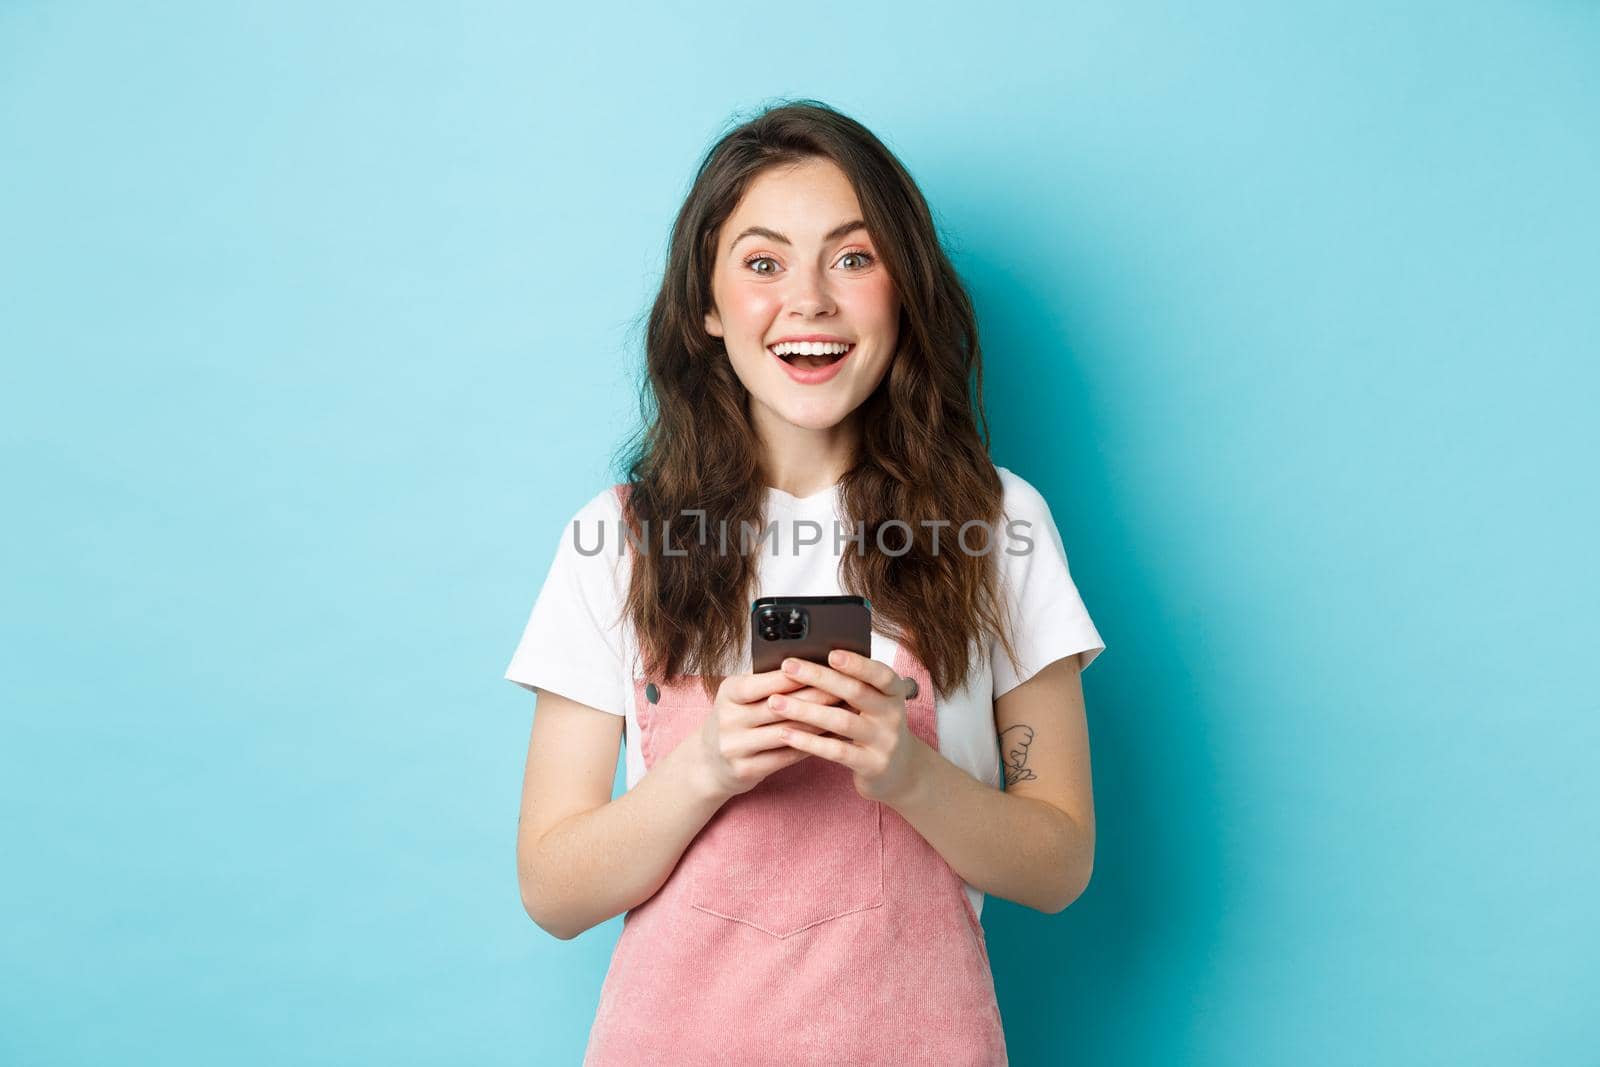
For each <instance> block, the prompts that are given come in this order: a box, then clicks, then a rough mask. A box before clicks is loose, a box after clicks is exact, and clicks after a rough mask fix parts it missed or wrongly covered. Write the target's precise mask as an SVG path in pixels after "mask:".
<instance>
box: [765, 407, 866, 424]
mask: <svg viewBox="0 0 1600 1067" xmlns="http://www.w3.org/2000/svg"><path fill="white" fill-rule="evenodd" d="M769 406H770V407H771V408H772V410H774V411H776V412H777V413H778V414H779V416H781V417H782V418H783V420H784V421H785V422H787V423H789V424H790V425H792V426H798V427H800V428H801V429H804V430H831V429H833V428H834V427H835V426H837V425H839V424H840V423H841V422H843V421H844V420H845V418H846V416H848V415H849V414H850V411H851V410H852V409H850V408H846V407H844V406H842V405H838V404H827V405H810V404H798V405H782V404H773V405H769Z"/></svg>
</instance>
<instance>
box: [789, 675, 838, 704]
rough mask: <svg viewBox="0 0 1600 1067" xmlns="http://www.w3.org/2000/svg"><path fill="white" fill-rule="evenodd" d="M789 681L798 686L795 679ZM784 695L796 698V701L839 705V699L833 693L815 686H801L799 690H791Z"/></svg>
mask: <svg viewBox="0 0 1600 1067" xmlns="http://www.w3.org/2000/svg"><path fill="white" fill-rule="evenodd" d="M789 681H790V683H791V684H798V683H795V680H794V679H793V678H790V679H789ZM783 695H784V696H790V697H794V698H795V699H796V700H809V701H810V702H811V703H813V704H837V703H839V698H838V697H836V696H834V695H833V694H832V693H830V692H828V691H827V690H826V689H818V688H817V687H816V686H814V685H805V686H801V687H800V688H799V689H793V690H790V691H789V692H787V693H785V694H783Z"/></svg>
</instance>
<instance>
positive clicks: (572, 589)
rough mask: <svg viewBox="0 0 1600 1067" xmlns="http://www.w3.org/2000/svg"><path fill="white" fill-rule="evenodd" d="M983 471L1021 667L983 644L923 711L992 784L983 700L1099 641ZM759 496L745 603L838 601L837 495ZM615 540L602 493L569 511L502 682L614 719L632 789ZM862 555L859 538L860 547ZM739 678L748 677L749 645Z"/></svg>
mask: <svg viewBox="0 0 1600 1067" xmlns="http://www.w3.org/2000/svg"><path fill="white" fill-rule="evenodd" d="M995 469H996V471H997V472H998V474H999V476H1000V483H1001V485H1002V486H1003V488H1004V493H1005V495H1004V511H1005V515H1004V517H1003V519H1002V521H1001V522H1000V523H999V524H998V526H997V527H996V528H995V530H994V538H993V541H992V542H991V549H990V551H992V552H993V554H995V555H996V556H997V557H998V558H999V559H1000V561H1001V563H1000V569H1001V573H1002V576H1003V577H1002V596H1004V597H1005V598H1006V603H1007V605H1008V608H1009V610H1011V612H1012V621H1013V623H1014V629H1013V635H1014V637H1013V643H1014V644H1015V646H1016V650H1017V655H1018V658H1019V659H1020V661H1021V664H1022V670H1021V671H1020V672H1018V671H1016V670H1014V669H1013V668H1012V666H1011V660H1010V658H1009V657H1008V656H1007V655H1006V652H1005V649H1004V648H1002V647H1001V646H1000V644H999V642H998V641H994V640H991V641H990V642H989V646H990V647H989V654H988V655H987V656H982V655H980V656H975V657H973V667H972V669H971V670H970V671H969V673H968V676H967V681H966V683H965V684H964V685H963V686H962V688H961V689H960V690H958V691H957V692H955V693H953V694H951V695H950V696H949V697H948V698H939V697H936V698H935V711H936V716H937V726H938V738H939V752H940V754H941V755H943V756H944V757H945V758H946V759H948V760H950V761H951V762H952V763H954V764H956V765H957V766H958V767H961V768H962V769H964V770H965V771H967V773H969V774H971V775H972V776H973V777H975V778H977V779H979V780H980V781H983V782H986V783H988V784H989V785H991V786H993V787H995V788H999V787H1000V754H999V744H998V738H997V735H996V730H995V721H994V701H995V700H996V699H997V698H999V697H1000V696H1002V695H1004V694H1005V693H1007V692H1008V691H1010V690H1011V689H1013V688H1015V687H1016V686H1018V685H1021V684H1022V683H1023V682H1025V681H1027V680H1028V679H1029V678H1031V677H1033V675H1034V674H1036V673H1037V672H1038V671H1040V670H1042V669H1043V668H1045V667H1047V666H1049V665H1050V664H1051V663H1053V662H1055V661H1056V660H1058V659H1061V658H1063V657H1065V656H1070V655H1072V654H1073V653H1075V652H1081V653H1083V656H1082V666H1083V667H1084V668H1087V667H1088V666H1089V664H1090V663H1092V662H1094V660H1095V659H1096V657H1098V656H1099V654H1100V653H1101V651H1103V650H1104V649H1105V642H1103V641H1101V640H1100V634H1099V633H1098V632H1097V631H1096V630H1095V626H1094V623H1093V622H1092V621H1091V620H1090V618H1089V613H1088V611H1087V610H1086V609H1085V608H1084V604H1083V600H1082V598H1080V597H1079V595H1078V588H1077V585H1076V584H1075V583H1074V582H1073V580H1072V576H1071V573H1070V571H1069V569H1068V566H1067V556H1066V550H1065V548H1064V547H1063V545H1062V541H1061V534H1060V532H1059V531H1058V530H1057V529H1056V524H1055V520H1054V519H1053V518H1052V517H1051V514H1050V508H1049V506H1048V505H1047V504H1046V503H1045V500H1044V497H1043V496H1041V495H1040V494H1039V492H1038V490H1036V489H1035V488H1034V487H1033V486H1032V485H1031V484H1029V483H1028V482H1026V481H1024V480H1023V479H1022V478H1021V477H1019V476H1018V475H1016V474H1013V473H1012V472H1011V471H1009V470H1007V469H1006V468H1005V467H999V466H997V467H996V468H995ZM766 494H767V499H766V522H767V523H768V524H770V525H771V534H770V537H769V539H768V540H767V541H763V542H760V543H759V544H758V546H757V548H758V549H759V552H760V555H759V563H758V566H757V570H758V583H759V588H758V590H757V591H756V593H755V594H754V596H753V597H752V599H754V598H755V597H763V596H838V595H840V594H842V593H843V592H844V590H843V589H841V588H840V586H839V575H838V571H839V563H840V557H841V555H842V554H843V553H844V552H854V551H859V549H857V548H856V547H855V545H854V543H853V542H851V541H850V540H848V535H849V534H850V533H852V532H853V530H854V527H853V526H846V524H845V522H844V519H843V511H842V509H841V507H840V503H839V492H838V486H837V485H834V486H832V487H830V488H829V489H825V490H822V491H820V492H817V493H814V494H812V495H811V496H808V497H795V496H791V495H790V494H788V493H785V492H783V491H782V490H779V489H773V488H770V487H769V488H768V489H767V491H766ZM836 519H837V529H838V531H839V533H838V537H837V540H838V541H839V542H840V544H839V547H838V548H837V549H836V548H835V541H836V537H835V529H836ZM679 521H682V522H688V521H690V520H688V519H683V520H679ZM764 528H765V527H764ZM624 530H625V527H624V525H623V521H622V510H621V503H620V501H618V499H617V495H616V491H615V489H613V488H612V487H609V486H608V487H607V488H606V489H605V490H604V491H602V492H600V493H598V494H596V495H595V496H594V497H593V498H592V499H591V500H590V501H589V502H588V503H587V504H585V505H584V506H583V507H582V508H580V509H578V512H577V514H575V515H574V516H573V518H572V521H571V522H569V523H568V524H567V525H566V527H565V528H563V529H562V531H561V538H560V542H559V544H558V545H557V547H556V553H555V559H554V561H553V562H552V563H551V565H550V570H549V573H548V575H547V576H546V578H545V582H544V586H543V587H542V588H541V589H540V591H539V595H538V598H537V599H536V600H535V602H534V605H533V611H532V613H531V614H530V616H529V618H528V623H527V626H526V627H525V628H524V630H523V633H522V638H521V640H520V641H519V642H518V644H517V648H516V651H515V653H514V654H513V655H512V657H511V664H510V666H509V667H508V668H507V669H506V673H505V677H506V678H508V679H509V680H511V681H513V682H515V683H517V684H518V685H520V686H523V687H524V688H526V689H529V690H534V689H535V688H543V689H548V690H550V691H551V692H554V693H560V694H561V695H562V696H565V697H568V698H570V699H572V700H576V701H578V702H579V703H582V704H588V705H589V706H591V707H595V708H598V709H600V710H601V711H604V712H609V713H611V714H613V715H622V716H624V718H625V726H624V743H625V747H626V757H627V779H628V788H629V789H632V788H633V786H634V784H635V783H637V782H638V781H639V779H640V778H641V777H643V776H644V773H645V766H644V758H643V756H642V755H641V753H640V746H639V722H638V717H637V715H638V709H636V708H635V707H634V706H633V703H634V700H635V696H634V693H635V688H634V680H635V679H642V678H643V677H644V674H643V671H642V668H641V662H642V660H641V656H640V652H639V648H638V644H637V642H636V640H635V637H634V631H633V626H632V623H631V621H629V620H626V619H623V618H622V617H621V615H622V603H623V598H624V597H625V595H626V592H627V589H628V578H629V573H630V570H631V563H632V555H631V553H632V548H631V547H629V548H627V549H624V548H623V542H624ZM651 532H652V533H655V531H651ZM956 532H957V531H956V529H955V528H954V527H951V526H945V527H942V528H941V529H940V530H939V539H940V541H939V544H940V551H946V550H947V546H948V550H953V551H960V550H961V549H960V548H959V547H957V546H956V545H955V544H954V541H953V539H954V537H955V534H956ZM575 534H576V537H575ZM980 534H981V531H969V536H968V538H967V540H966V542H965V544H966V545H967V546H969V548H970V549H971V550H972V551H982V544H983V541H982V539H981V536H980ZM657 536H659V535H657ZM717 536H718V535H717V533H716V531H710V532H709V537H710V538H711V539H713V543H715V539H716V538H717ZM901 538H902V534H900V533H894V532H892V531H891V532H889V533H886V534H885V535H884V542H883V543H884V545H886V546H887V547H888V549H889V550H890V551H898V550H899V549H900V546H901V544H902V543H903V541H902V539H901ZM737 539H738V533H737V531H733V530H731V529H730V530H729V532H728V535H727V544H728V545H729V547H730V550H736V546H737V544H738V540H737ZM811 542H815V543H811ZM659 544H660V542H659V540H656V541H653V542H652V546H653V547H656V548H657V549H659ZM872 547H873V545H872V541H871V539H870V538H869V539H868V542H867V548H868V550H871V549H872ZM597 549H598V551H597ZM747 644H748V642H747ZM898 651H899V649H898V646H897V644H896V643H895V642H894V641H893V640H892V639H890V638H888V637H885V636H884V635H883V634H880V633H878V632H876V631H874V632H873V634H872V658H873V659H876V660H879V661H881V662H883V663H889V664H893V663H894V661H895V654H896V653H897V652H898ZM740 670H741V671H749V670H750V650H749V648H748V647H746V649H745V650H744V654H743V665H742V667H741V668H740ZM966 891H967V894H968V897H969V899H971V901H972V907H973V910H974V911H978V912H981V910H982V908H983V893H982V892H981V891H980V890H978V889H977V888H975V887H974V886H972V885H966Z"/></svg>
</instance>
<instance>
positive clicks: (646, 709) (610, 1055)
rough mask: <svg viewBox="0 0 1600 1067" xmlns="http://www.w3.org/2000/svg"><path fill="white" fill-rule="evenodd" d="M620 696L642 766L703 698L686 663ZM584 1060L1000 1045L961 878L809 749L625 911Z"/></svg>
mask: <svg viewBox="0 0 1600 1067" xmlns="http://www.w3.org/2000/svg"><path fill="white" fill-rule="evenodd" d="M619 488H620V487H619ZM894 668H895V670H896V671H897V672H898V673H899V674H900V675H901V676H902V677H909V678H912V679H914V680H915V681H916V688H917V692H916V695H914V696H912V697H910V698H908V699H907V701H906V714H907V717H908V718H909V728H910V730H911V731H912V733H914V734H915V735H916V736H917V737H919V738H921V739H922V740H923V741H924V742H926V743H927V744H928V745H929V746H930V747H932V748H934V749H936V750H937V749H938V747H939V736H938V722H937V718H936V716H935V711H934V690H933V685H932V683H931V682H930V680H929V677H928V672H927V670H926V669H925V668H924V667H923V665H922V664H921V663H920V662H919V661H918V660H917V659H916V658H915V657H914V656H912V655H911V654H910V652H909V651H908V650H906V649H904V648H901V649H900V651H899V652H898V653H897V655H896V657H895V662H894ZM634 700H635V708H636V710H637V714H638V721H639V732H640V734H641V755H642V756H643V757H644V763H645V768H646V771H647V772H648V770H649V769H650V768H651V767H654V766H655V764H656V763H657V761H659V760H661V759H663V758H664V757H665V756H666V755H667V754H668V753H669V752H671V751H672V750H673V749H674V748H675V747H677V745H678V744H679V743H680V742H683V741H684V740H685V739H686V738H691V739H692V735H693V734H694V733H695V731H696V730H698V729H699V727H700V726H701V724H702V723H703V722H704V720H705V717H706V715H707V714H708V713H709V712H710V710H711V703H710V702H709V701H708V700H707V699H706V696H705V693H704V691H703V690H702V689H701V685H700V680H699V678H698V677H695V676H689V677H686V678H684V679H682V680H680V681H678V682H676V683H674V684H672V685H667V684H664V682H662V681H661V680H652V679H636V680H635V683H634ZM691 743H693V742H692V740H691ZM583 1062H584V1064H585V1067H634V1065H643V1064H651V1065H654V1064H692V1065H696V1067H698V1065H711V1064H734V1065H739V1067H755V1065H761V1064H774V1065H778V1064H781V1065H784V1067H801V1065H811V1064H826V1065H828V1067H841V1065H859V1067H877V1065H885V1067H887V1065H894V1067H905V1065H908V1064H938V1065H940V1067H993V1065H996V1064H1002V1065H1003V1064H1005V1063H1006V1062H1007V1059H1006V1045H1005V1035H1004V1033H1003V1032H1002V1030H1001V1025H1000V1009H999V1005H998V1003H997V1002H996V1000H995V991H994V979H993V976H992V974H991V972H990V969H989V952H988V947H987V945H986V944H985V941H984V934H983V927H982V926H981V925H980V924H979V922H978V916H977V914H976V912H974V911H973V908H972V903H971V901H970V900H969V899H968V898H967V895H966V893H965V891H964V890H963V888H962V883H961V878H960V876H958V875H957V874H956V873H955V871H954V870H953V869H952V868H951V867H950V865H949V864H948V863H946V862H945V860H944V858H943V857H942V856H940V855H939V854H938V853H937V852H935V851H934V849H933V847H932V846H931V845H929V844H928V842H927V841H926V840H925V839H924V838H923V837H922V835H921V834H919V833H917V831H916V830H915V829H914V828H913V827H912V826H911V824H910V823H908V822H906V820H905V819H904V818H902V817H901V815H900V814H899V812H897V811H895V810H894V809H893V808H891V807H889V806H888V805H885V804H882V803H879V802H878V801H873V800H867V799H865V798H863V797H862V796H861V795H860V794H858V793H857V792H856V790H855V785H854V782H853V780H852V778H851V773H850V771H849V770H848V769H847V768H845V767H843V766H841V765H839V764H837V763H834V762H833V761H831V760H828V759H824V758H822V757H820V756H808V757H807V758H805V759H802V760H801V761H800V762H799V763H796V764H794V765H792V766H789V767H785V768H783V769H782V770H780V771H777V772H776V773H774V774H771V775H768V776H767V777H766V778H765V779H763V780H762V782H761V783H760V784H759V785H757V786H756V787H755V788H754V789H751V790H750V791H749V792H746V793H741V794H739V795H738V796H735V797H733V798H732V799H730V800H728V801H727V802H726V803H725V804H724V805H723V806H722V807H721V808H720V809H719V810H718V811H717V813H716V815H714V816H713V817H712V818H711V820H710V821H709V822H708V823H706V825H705V826H704V827H703V828H702V829H701V831H700V833H699V834H697V835H696V836H695V838H694V840H692V841H691V842H690V843H689V846H688V847H687V848H686V849H685V850H684V852H683V855H682V857H681V858H680V859H679V860H678V864H677V866H676V867H675V868H674V869H673V871H672V874H671V875H670V876H669V877H668V878H667V880H666V882H664V883H663V884H662V886H661V888H660V889H658V890H657V891H656V893H655V894H654V895H653V896H652V897H650V899H649V900H646V901H645V902H644V903H642V904H640V905H638V906H637V907H635V908H632V909H630V910H629V911H628V912H627V914H626V915H625V916H624V917H623V928H622V936H621V937H620V939H619V940H618V942H617V946H616V950H615V952H614V953H613V955H612V957H611V965H610V968H609V970H608V971H607V972H606V977H605V983H604V985H603V986H602V987H601V990H600V1005H599V1009H598V1011H597V1012H596V1015H595V1020H594V1024H593V1027H592V1028H591V1030H590V1033H589V1044H588V1049H587V1052H586V1054H585V1056H584V1061H583Z"/></svg>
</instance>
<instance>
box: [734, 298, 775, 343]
mask: <svg viewBox="0 0 1600 1067" xmlns="http://www.w3.org/2000/svg"><path fill="white" fill-rule="evenodd" d="M781 307H782V302H781V301H780V300H778V299H777V298H776V297H775V296H774V295H773V294H772V293H771V292H770V291H767V290H761V289H744V290H742V291H741V290H739V289H738V288H735V289H734V291H733V292H731V293H728V294H727V303H726V304H725V305H724V307H723V312H722V314H723V318H724V319H725V320H726V321H728V322H729V324H730V325H731V326H732V327H733V332H734V333H736V334H744V335H747V336H748V335H754V336H755V337H756V338H757V339H761V338H765V337H766V335H767V333H768V332H769V326H770V325H771V323H772V320H773V319H774V318H775V317H776V316H777V314H778V310H779V308H781Z"/></svg>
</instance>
